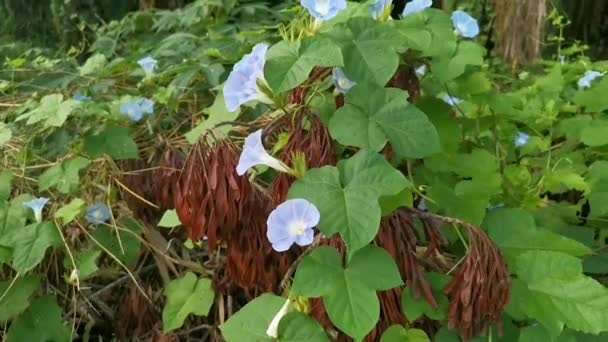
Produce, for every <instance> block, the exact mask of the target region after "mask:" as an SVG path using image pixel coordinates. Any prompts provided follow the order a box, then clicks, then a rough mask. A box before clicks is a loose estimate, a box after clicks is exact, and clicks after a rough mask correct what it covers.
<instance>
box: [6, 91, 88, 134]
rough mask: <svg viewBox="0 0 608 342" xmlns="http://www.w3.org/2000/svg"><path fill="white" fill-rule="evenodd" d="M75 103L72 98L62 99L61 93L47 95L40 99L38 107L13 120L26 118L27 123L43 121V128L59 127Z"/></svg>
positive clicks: (74, 106) (75, 105)
mask: <svg viewBox="0 0 608 342" xmlns="http://www.w3.org/2000/svg"><path fill="white" fill-rule="evenodd" d="M77 105H78V102H77V101H75V100H72V99H68V100H64V99H63V95H61V94H51V95H47V96H45V97H43V98H42V100H40V104H39V105H38V107H36V108H35V109H34V110H32V111H29V112H27V113H24V114H21V115H20V116H18V117H17V119H15V121H21V120H25V119H27V122H26V124H27V125H33V124H36V123H38V122H40V121H44V123H43V126H44V127H45V128H49V127H61V126H62V125H63V123H64V122H65V121H66V120H67V118H68V116H69V115H70V114H72V111H73V110H74V109H75V108H76V107H77Z"/></svg>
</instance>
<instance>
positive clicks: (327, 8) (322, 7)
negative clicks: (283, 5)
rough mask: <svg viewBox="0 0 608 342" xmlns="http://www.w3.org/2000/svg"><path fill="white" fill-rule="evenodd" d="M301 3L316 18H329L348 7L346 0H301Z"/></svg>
mask: <svg viewBox="0 0 608 342" xmlns="http://www.w3.org/2000/svg"><path fill="white" fill-rule="evenodd" d="M300 5H302V7H304V8H306V9H307V10H308V13H310V15H312V16H313V17H315V19H317V20H329V19H331V18H333V17H335V16H336V15H338V12H340V11H341V10H343V9H346V0H300Z"/></svg>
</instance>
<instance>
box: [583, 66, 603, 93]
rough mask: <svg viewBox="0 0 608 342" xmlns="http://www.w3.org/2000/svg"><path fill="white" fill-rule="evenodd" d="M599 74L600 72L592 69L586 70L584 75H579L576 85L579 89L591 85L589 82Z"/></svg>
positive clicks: (600, 74)
mask: <svg viewBox="0 0 608 342" xmlns="http://www.w3.org/2000/svg"><path fill="white" fill-rule="evenodd" d="M600 76H602V73H601V72H598V71H594V70H587V71H586V72H585V75H583V77H581V78H580V79H579V80H578V82H577V84H578V87H579V88H580V89H583V88H589V87H591V82H592V81H593V80H595V79H596V78H598V77H600Z"/></svg>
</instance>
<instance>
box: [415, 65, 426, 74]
mask: <svg viewBox="0 0 608 342" xmlns="http://www.w3.org/2000/svg"><path fill="white" fill-rule="evenodd" d="M414 72H415V73H416V76H418V77H422V76H424V75H426V65H424V64H422V65H421V66H419V67H417V68H416V69H415V70H414Z"/></svg>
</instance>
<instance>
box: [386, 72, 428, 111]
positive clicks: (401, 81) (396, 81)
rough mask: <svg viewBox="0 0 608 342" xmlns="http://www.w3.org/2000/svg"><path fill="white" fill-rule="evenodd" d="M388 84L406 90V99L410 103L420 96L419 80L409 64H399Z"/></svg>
mask: <svg viewBox="0 0 608 342" xmlns="http://www.w3.org/2000/svg"><path fill="white" fill-rule="evenodd" d="M388 86H389V87H393V88H399V89H403V90H405V91H407V93H408V94H409V97H408V101H409V102H411V103H415V102H416V101H417V100H418V98H419V97H420V81H419V80H418V77H416V72H415V71H414V67H413V66H411V65H401V66H400V67H399V69H397V72H396V73H395V75H394V76H393V78H391V79H390V80H389V81H388Z"/></svg>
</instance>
